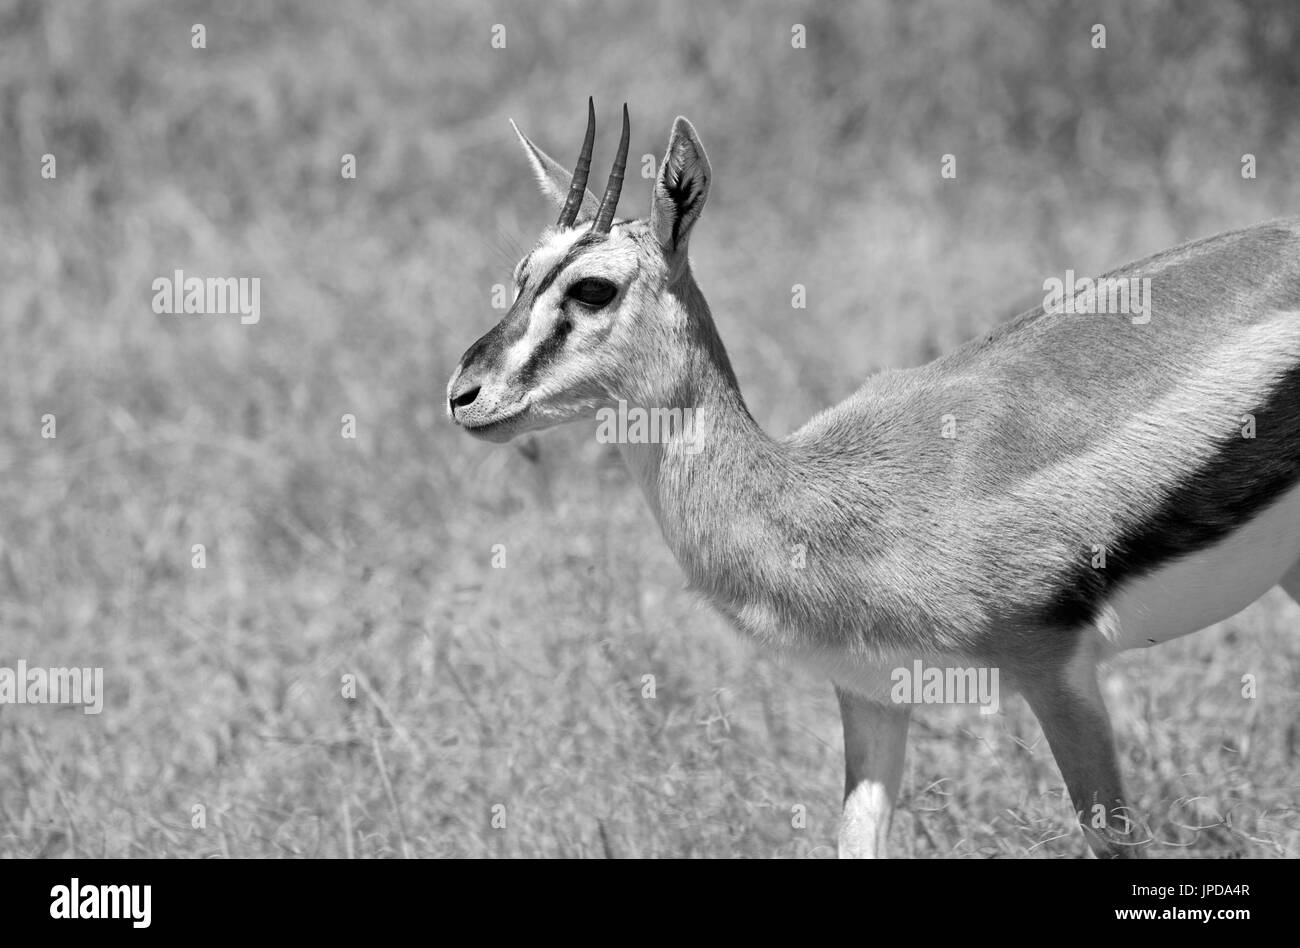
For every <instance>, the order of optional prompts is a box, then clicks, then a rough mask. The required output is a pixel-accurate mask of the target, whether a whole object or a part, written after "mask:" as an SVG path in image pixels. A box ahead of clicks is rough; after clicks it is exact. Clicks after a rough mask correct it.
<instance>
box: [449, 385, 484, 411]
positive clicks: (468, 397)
mask: <svg viewBox="0 0 1300 948" xmlns="http://www.w3.org/2000/svg"><path fill="white" fill-rule="evenodd" d="M482 387H483V386H481V385H475V386H474V387H473V388H471V389H467V390H466V391H464V392H461V393H460V394H459V395H453V396H452V398H451V407H452V408H453V409H455V408H464V407H465V406H466V405H469V404H472V403H473V401H474V399H476V398H478V393H479V390H480V389H481V388H482Z"/></svg>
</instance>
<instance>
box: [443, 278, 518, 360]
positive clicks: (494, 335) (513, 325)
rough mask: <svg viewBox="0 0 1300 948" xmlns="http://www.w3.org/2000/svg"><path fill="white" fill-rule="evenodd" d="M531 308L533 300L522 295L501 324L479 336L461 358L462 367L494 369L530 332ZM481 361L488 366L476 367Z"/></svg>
mask: <svg viewBox="0 0 1300 948" xmlns="http://www.w3.org/2000/svg"><path fill="white" fill-rule="evenodd" d="M531 306H532V302H531V300H527V299H525V298H524V296H523V294H522V293H521V294H520V296H519V298H518V299H517V300H515V304H514V305H513V306H512V307H510V312H508V313H506V315H505V316H504V317H503V318H502V320H501V322H499V323H497V324H496V325H495V326H493V327H492V328H491V329H489V330H488V331H487V332H485V333H484V334H483V335H481V336H479V338H478V339H477V340H475V342H474V345H472V346H470V347H469V348H468V349H466V350H465V354H464V355H463V356H461V357H460V364H461V366H462V367H464V368H465V369H469V368H470V367H471V366H474V367H475V368H492V366H493V365H494V360H495V359H496V358H497V357H498V356H499V355H500V354H501V353H502V352H504V351H505V350H506V349H507V348H509V346H510V345H511V344H512V343H514V342H516V341H518V340H519V339H522V338H523V336H524V333H525V332H527V331H528V311H529V309H530V308H531ZM480 360H482V361H484V362H486V363H487V365H485V366H475V363H477V362H479V361H480Z"/></svg>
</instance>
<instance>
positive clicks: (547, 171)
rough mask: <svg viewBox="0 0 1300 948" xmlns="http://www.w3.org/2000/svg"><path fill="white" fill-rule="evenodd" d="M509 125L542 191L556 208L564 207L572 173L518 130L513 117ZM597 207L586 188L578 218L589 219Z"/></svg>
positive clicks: (592, 195)
mask: <svg viewBox="0 0 1300 948" xmlns="http://www.w3.org/2000/svg"><path fill="white" fill-rule="evenodd" d="M510 127H511V128H513V129H514V130H515V134H516V135H518V136H519V144H521V145H523V146H524V154H525V155H527V156H528V163H529V164H530V165H532V168H533V175H534V176H535V177H536V178H537V184H538V186H540V187H541V189H542V193H543V194H545V195H546V196H547V197H549V198H550V199H551V200H552V201H554V202H555V206H556V207H557V208H562V207H564V200H565V198H567V197H568V196H569V183H570V182H571V181H573V173H572V172H570V171H565V170H564V166H563V165H561V164H560V163H559V162H558V161H556V160H555V159H554V158H552V157H551V156H550V155H548V154H547V153H546V152H544V151H542V150H541V149H540V148H538V147H537V146H536V145H534V144H533V143H532V142H531V141H529V140H528V136H527V135H525V134H524V133H523V132H521V131H519V126H518V125H516V124H515V120H514V119H511V120H510ZM599 207H600V202H599V201H598V200H596V195H594V194H592V193H591V190H590V189H588V190H587V191H586V193H584V194H583V195H582V208H581V210H579V211H578V220H584V219H586V220H589V219H591V218H593V217H595V216H596V210H597V208H599Z"/></svg>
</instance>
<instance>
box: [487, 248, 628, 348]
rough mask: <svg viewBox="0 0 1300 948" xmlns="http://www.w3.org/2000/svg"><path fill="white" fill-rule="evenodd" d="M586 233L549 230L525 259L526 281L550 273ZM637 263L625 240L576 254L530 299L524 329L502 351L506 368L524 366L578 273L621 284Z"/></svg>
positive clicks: (547, 333) (550, 327)
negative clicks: (529, 310)
mask: <svg viewBox="0 0 1300 948" xmlns="http://www.w3.org/2000/svg"><path fill="white" fill-rule="evenodd" d="M586 233H587V232H586V231H585V230H571V231H554V232H550V240H549V241H547V242H546V244H545V245H544V246H542V245H539V246H538V248H537V249H536V250H534V251H533V253H532V257H531V258H530V259H529V261H528V282H529V284H530V285H533V284H534V283H535V281H537V280H541V279H542V278H543V277H544V276H545V275H546V274H547V273H550V271H551V270H552V268H554V266H555V265H556V264H558V263H559V262H560V261H562V260H563V259H564V257H565V255H566V254H568V252H569V250H570V249H571V248H572V246H573V245H574V244H575V243H576V242H577V241H578V240H579V239H581V238H582V237H583V236H584V235H585V234H586ZM637 266H638V264H637V254H636V249H635V248H634V247H631V246H628V245H626V244H622V245H618V246H609V245H608V244H600V245H598V246H595V247H592V248H591V249H589V250H588V251H587V252H585V253H582V254H581V255H580V256H579V257H577V258H576V259H575V260H574V261H573V262H572V263H570V264H569V265H568V266H567V267H565V268H564V270H563V271H562V272H561V273H559V274H558V275H557V276H556V278H555V280H554V281H552V283H551V285H550V286H548V287H547V288H546V291H545V292H544V293H543V294H542V295H541V296H540V297H539V298H537V299H536V300H534V301H533V309H532V312H531V313H530V314H529V320H528V330H527V332H525V333H524V335H523V336H522V337H521V338H520V339H518V340H516V341H515V342H514V343H513V344H511V346H510V348H509V349H507V350H506V351H505V353H504V354H503V364H504V367H505V369H506V371H508V372H517V371H519V370H520V369H521V368H523V366H524V364H525V363H526V362H527V361H528V358H529V356H530V355H531V354H532V353H533V352H534V351H536V349H537V347H538V346H540V345H541V344H542V342H543V341H544V340H546V339H547V338H548V337H549V336H550V335H551V333H552V332H553V330H554V323H555V320H554V319H553V318H551V317H552V316H553V315H556V314H558V312H559V309H560V306H561V305H562V304H563V301H564V294H565V293H566V292H567V290H568V288H569V286H570V285H571V284H572V283H573V281H574V278H575V277H576V276H577V275H578V274H581V276H582V277H583V278H587V277H594V278H597V279H602V280H609V281H610V282H611V283H615V284H617V285H618V286H620V287H622V286H624V285H626V283H627V282H628V281H630V280H631V279H632V277H633V276H634V275H635V274H636V271H637Z"/></svg>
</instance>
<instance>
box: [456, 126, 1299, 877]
mask: <svg viewBox="0 0 1300 948" xmlns="http://www.w3.org/2000/svg"><path fill="white" fill-rule="evenodd" d="M520 137H521V140H522V141H523V142H524V145H525V150H526V151H527V152H528V155H529V159H530V161H531V162H532V163H533V166H534V169H535V170H537V171H538V174H539V177H546V176H552V177H553V181H552V183H551V184H550V185H549V186H548V185H546V183H545V182H544V190H546V191H547V193H548V194H551V196H552V197H553V198H556V196H557V195H558V196H559V197H558V199H557V200H562V198H563V194H564V193H565V189H566V188H567V182H566V181H564V180H563V172H562V171H561V173H560V174H558V175H557V174H555V168H556V167H558V166H556V165H555V164H554V162H550V160H549V159H547V158H545V156H544V155H542V154H541V153H540V150H538V149H537V148H536V146H534V145H533V144H532V143H531V142H528V140H527V139H524V138H523V136H522V135H521V136H520ZM548 162H549V163H548ZM710 181H711V171H710V168H709V164H708V159H707V157H706V156H705V154H704V150H703V147H702V146H701V145H700V143H699V139H698V137H697V136H696V134H695V131H694V129H693V128H692V127H691V125H690V123H689V122H687V121H686V120H685V119H682V118H679V119H678V120H677V121H676V123H674V126H673V131H672V136H671V139H670V144H669V148H668V152H667V155H666V156H665V159H664V163H663V165H662V167H661V169H660V173H659V177H658V179H657V181H656V183H655V187H654V190H653V193H652V199H651V212H650V216H649V218H648V219H645V220H634V221H622V222H619V223H618V224H617V225H616V226H615V227H614V229H613V231H612V232H611V233H610V234H609V235H607V236H600V235H594V236H593V235H591V234H589V233H584V231H583V229H582V227H581V226H579V227H575V228H573V229H565V230H558V231H557V230H549V231H547V232H546V233H545V234H544V235H543V237H542V239H541V241H539V243H538V245H537V247H536V248H535V249H534V250H533V252H532V253H531V254H530V256H529V257H528V258H527V260H526V261H525V265H524V267H523V268H522V272H521V273H520V274H519V279H520V281H521V282H522V285H523V286H524V288H525V289H524V290H523V291H522V292H521V293H520V296H519V297H518V299H517V300H516V302H515V305H514V307H512V309H511V311H510V313H509V314H508V315H507V316H506V317H505V319H504V320H502V322H501V323H500V324H499V325H498V326H497V327H495V328H494V329H493V330H492V331H491V332H489V333H488V334H487V335H486V336H484V337H483V338H482V339H480V340H479V341H478V342H477V343H475V345H474V346H473V347H471V348H470V350H469V351H468V352H466V354H465V356H464V357H463V358H462V360H461V364H460V366H459V368H458V369H457V371H456V373H455V375H453V377H452V381H451V384H450V385H449V389H448V393H449V398H450V399H451V413H452V415H453V417H454V418H455V419H456V420H457V421H458V422H460V423H462V424H464V425H466V426H467V427H469V428H470V429H471V430H473V431H476V433H479V434H481V435H483V436H485V437H490V438H492V439H494V440H505V439H507V438H509V437H512V436H513V435H515V434H517V433H518V432H519V431H522V430H529V429H533V428H541V427H546V426H548V425H551V424H555V423H559V422H562V421H570V420H576V419H578V418H590V417H591V413H592V411H593V410H594V409H595V408H597V407H600V406H604V405H608V404H611V403H613V402H615V401H618V400H623V401H626V402H627V403H629V404H631V405H641V406H648V407H666V408H673V407H678V408H691V409H694V410H695V412H696V413H697V415H698V416H699V417H700V419H701V421H702V426H701V434H700V436H699V441H700V443H698V444H695V445H690V446H687V445H685V444H683V443H682V442H680V441H674V440H671V439H670V440H669V441H667V442H666V443H663V444H650V445H625V446H623V452H624V455H625V457H626V458H627V461H628V463H629V464H630V466H631V467H632V468H633V470H634V471H636V473H637V476H638V478H639V480H640V482H641V485H642V487H643V489H644V492H645V494H646V497H647V499H648V501H649V503H650V505H651V507H652V509H653V510H654V512H655V515H656V517H657V518H658V521H659V523H660V526H661V528H662V530H663V533H664V536H665V538H666V540H667V542H668V544H669V546H670V547H671V548H672V550H673V552H674V554H675V555H676V557H677V559H678V560H679V561H680V563H681V565H682V567H683V568H684V570H685V571H686V573H687V575H688V576H689V577H690V580H691V583H692V585H693V586H694V587H695V588H696V589H698V590H700V591H701V592H702V593H703V594H704V595H706V596H707V597H708V598H709V599H710V601H711V602H713V604H714V605H715V606H716V607H717V608H718V609H719V610H720V611H721V612H722V613H724V614H725V615H726V616H728V617H729V618H730V619H731V620H732V622H733V623H734V624H735V625H736V626H737V627H738V628H739V629H740V630H741V631H742V632H744V633H745V634H746V635H748V636H749V637H751V638H753V639H754V640H755V641H756V642H757V643H759V644H760V645H762V646H764V647H766V648H768V649H771V650H773V651H775V652H777V653H779V654H783V655H787V656H790V657H793V658H795V659H798V660H801V661H805V662H808V663H810V664H811V665H813V666H815V667H818V668H821V669H823V670H825V671H827V672H828V673H829V674H830V675H831V677H832V678H833V679H834V680H835V682H836V685H837V689H838V690H839V693H840V701H841V707H842V709H843V713H844V720H845V735H846V754H847V757H848V760H849V768H848V779H847V781H846V812H845V829H844V830H843V831H842V833H841V849H842V850H844V851H851V852H852V853H854V854H863V855H869V854H873V853H875V854H879V853H880V852H882V851H883V841H884V837H885V835H886V831H887V829H888V816H889V813H890V812H891V808H892V805H893V797H894V795H895V794H896V793H897V782H898V774H899V773H901V770H900V768H901V754H902V750H901V747H902V738H903V735H905V733H906V721H907V714H906V710H905V709H898V708H889V707H888V706H882V705H881V704H880V702H881V701H883V696H882V694H881V684H882V682H883V680H884V679H883V678H882V673H883V672H886V671H887V670H888V668H889V667H890V666H892V665H896V664H899V663H901V662H908V661H910V660H912V659H914V658H932V657H938V658H940V659H941V660H946V659H952V658H955V657H960V658H962V659H963V660H969V661H973V662H976V663H978V664H981V665H989V666H994V667H998V668H1000V669H1002V671H1003V673H1004V674H1005V676H1006V678H1007V679H1008V680H1009V682H1010V683H1012V684H1015V685H1018V686H1019V687H1020V688H1021V689H1022V690H1023V691H1024V693H1025V695H1026V697H1027V698H1028V700H1029V701H1030V703H1031V706H1032V707H1033V708H1034V710H1035V712H1036V713H1037V714H1038V715H1039V717H1040V719H1041V720H1042V721H1043V726H1044V730H1045V732H1046V733H1047V734H1048V738H1049V741H1050V742H1051V743H1052V747H1053V751H1054V753H1056V756H1057V760H1058V762H1059V763H1060V764H1061V767H1062V770H1063V772H1064V773H1065V776H1066V780H1067V784H1068V785H1069V787H1070V790H1071V794H1072V796H1073V798H1074V801H1075V805H1076V808H1077V809H1078V810H1080V812H1081V816H1083V817H1085V819H1084V824H1085V832H1086V834H1087V836H1088V839H1089V842H1090V844H1091V845H1092V846H1093V848H1094V850H1096V851H1097V852H1098V854H1100V855H1132V854H1135V853H1137V852H1138V851H1139V850H1140V846H1139V845H1135V844H1138V843H1140V842H1141V840H1140V839H1139V838H1138V837H1137V836H1136V835H1135V830H1134V828H1133V825H1132V824H1131V823H1130V821H1129V820H1128V814H1127V812H1126V811H1125V810H1124V805H1123V795H1122V790H1121V788H1120V785H1119V777H1118V767H1117V764H1116V761H1115V757H1114V751H1113V748H1112V747H1111V739H1110V729H1109V721H1108V719H1107V717H1106V712H1105V708H1104V706H1103V705H1102V704H1101V697H1100V692H1099V691H1098V690H1097V687H1096V679H1095V672H1094V670H1093V669H1094V666H1095V663H1096V661H1097V660H1098V659H1099V658H1101V657H1104V654H1105V649H1104V646H1105V643H1106V641H1110V640H1113V639H1114V636H1111V637H1110V639H1106V638H1105V637H1103V636H1101V635H1099V634H1098V630H1097V624H1098V622H1099V621H1100V617H1101V615H1102V613H1103V612H1104V611H1105V609H1106V607H1107V603H1108V602H1109V601H1111V600H1112V599H1113V597H1114V596H1115V595H1116V594H1117V592H1118V591H1119V590H1120V589H1121V588H1129V587H1130V586H1131V584H1132V583H1133V582H1134V580H1135V579H1136V578H1138V577H1141V576H1143V575H1147V574H1151V573H1152V572H1153V571H1155V570H1157V569H1159V568H1161V567H1162V566H1163V565H1165V564H1167V563H1169V562H1171V561H1173V560H1175V559H1178V558H1180V557H1186V556H1188V555H1189V554H1193V553H1195V552H1197V551H1199V550H1202V549H1205V548H1207V547H1211V546H1213V545H1215V544H1217V543H1219V542H1221V541H1223V540H1224V538H1225V537H1226V536H1228V535H1229V534H1231V533H1232V532H1233V531H1234V530H1237V529H1238V528H1240V527H1242V526H1243V524H1245V523H1246V522H1248V521H1249V520H1251V518H1253V517H1255V516H1257V515H1259V514H1260V513H1261V512H1262V511H1264V510H1265V509H1267V508H1268V506H1269V505H1270V504H1271V503H1273V502H1274V501H1276V500H1278V498H1279V497H1281V496H1282V495H1283V493H1285V492H1286V491H1288V490H1290V489H1292V488H1294V487H1295V486H1296V485H1297V482H1298V481H1300V221H1297V220H1285V221H1277V222H1274V223H1271V224H1265V225H1260V226H1257V227H1253V228H1249V229H1246V230H1241V231H1236V232H1233V233H1227V234H1221V235H1219V236H1217V237H1212V238H1208V239H1205V240H1200V241H1196V242H1194V243H1190V244H1187V245H1185V246H1183V247H1179V248H1177V249H1174V250H1170V251H1166V252H1164V253H1161V254H1157V255H1155V256H1153V257H1149V258H1147V259H1145V260H1142V261H1139V262H1137V263H1134V264H1131V265H1129V266H1126V267H1123V268H1121V269H1119V270H1116V271H1114V273H1113V274H1111V276H1116V277H1124V278H1130V277H1131V278H1150V279H1151V281H1152V285H1151V292H1150V297H1149V298H1150V300H1151V301H1152V308H1151V313H1150V320H1149V322H1147V323H1144V324H1137V323H1134V322H1133V321H1132V320H1131V319H1130V318H1129V317H1128V316H1126V315H1079V314H1064V313H1060V314H1056V313H1049V312H1045V311H1044V310H1043V309H1042V308H1038V309H1035V310H1033V311H1030V312H1027V313H1025V314H1023V315H1021V316H1020V317H1018V318H1016V319H1014V320H1012V321H1010V322H1009V323H1007V324H1005V325H1003V326H1001V327H999V328H998V329H996V330H995V331H993V332H992V333H990V334H988V335H987V336H985V337H983V338H980V339H977V340H975V341H972V342H970V343H968V344H967V345H965V346H962V347H961V348H959V349H958V350H956V351H955V352H953V353H952V354H950V355H948V356H945V357H943V358H941V359H938V360H936V361H935V362H932V363H930V364H929V365H925V366H921V367H920V368H915V369H910V370H906V371H889V372H883V373H881V374H879V375H877V376H875V377H873V378H871V379H869V380H868V381H867V382H866V384H865V385H863V387H862V388H861V389H860V390H859V391H858V392H856V393H855V394H854V395H852V396H851V397H849V398H848V399H846V400H845V401H843V402H842V403H840V404H839V405H836V406H835V407H833V408H829V409H827V410H826V411H824V412H822V413H821V414H819V415H817V416H816V417H815V418H813V419H812V420H811V421H810V422H808V424H807V425H805V426H804V427H803V428H801V429H800V430H798V431H797V432H795V433H794V434H792V435H790V436H789V437H788V438H785V439H783V440H779V441H778V440H774V439H771V438H769V437H768V436H766V435H765V434H764V433H763V432H762V431H761V430H760V428H759V427H758V425H757V424H756V423H755V421H754V419H753V418H752V417H751V416H750V414H749V411H748V410H747V408H746V407H745V403H744V400H743V399H742V397H741V395H740V391H739V389H738V386H737V383H736V377H735V374H734V372H733V371H732V369H731V365H730V362H729V360H728V358H727V354H726V351H725V349H724V347H723V345H722V342H721V340H720V339H719V337H718V334H717V332H716V330H715V328H714V324H713V320H712V317H711V315H710V313H709V308H708V305H707V304H706V303H705V301H704V298H703V296H702V295H701V293H700V290H699V288H698V286H697V285H696V282H695V280H694V277H693V276H692V274H691V270H690V265H689V260H688V258H687V254H686V247H687V242H688V239H689V234H690V230H691V228H692V226H693V225H694V223H695V222H696V220H697V219H698V217H699V215H700V213H701V211H702V209H703V206H704V202H705V199H706V198H707V195H708V190H709V186H710ZM592 275H600V276H602V277H606V278H609V279H610V280H612V281H614V282H615V283H617V285H618V286H619V288H620V289H619V296H618V298H617V299H616V301H615V302H614V303H613V304H611V305H610V307H607V308H606V310H605V311H601V312H599V313H588V312H585V311H581V310H580V309H575V307H574V305H573V304H572V301H570V300H567V299H566V297H565V289H566V287H567V286H569V285H571V284H572V283H573V282H574V281H575V280H577V279H581V278H585V277H589V276H592ZM564 320H569V321H571V322H572V323H573V324H574V328H573V330H572V331H571V332H569V333H567V334H566V335H564V336H563V338H560V339H557V336H556V327H557V326H558V325H560V324H561V323H562V322H563V321H564ZM537 353H542V355H543V357H540V358H539V357H538V356H537ZM474 386H478V389H479V391H480V394H479V395H478V397H477V398H475V400H474V401H473V402H472V403H469V404H465V405H459V404H458V402H457V399H458V398H459V399H460V400H461V401H463V400H464V399H465V398H467V397H468V396H466V395H465V393H466V392H469V391H473V390H474ZM480 401H481V404H480ZM1247 413H1251V414H1254V415H1255V417H1256V425H1257V436H1256V438H1255V439H1254V440H1249V439H1244V438H1243V437H1242V435H1241V429H1242V426H1243V424H1244V421H1245V420H1244V418H1243V416H1244V415H1246V414H1247ZM497 418H500V419H503V420H501V421H496V420H494V419H497ZM945 427H946V429H947V430H946V431H945ZM944 434H950V435H953V436H951V437H946V436H944ZM1099 549H1101V550H1104V551H1105V552H1106V554H1107V556H1108V559H1109V562H1108V563H1107V565H1106V567H1105V568H1104V569H1098V568H1097V567H1096V566H1095V565H1094V557H1095V555H1096V553H1097V551H1098V550H1099ZM798 550H803V551H805V552H804V554H803V560H802V562H801V564H800V567H799V568H795V567H794V566H793V565H792V562H793V560H792V558H793V557H794V555H795V551H798ZM1282 571H1284V570H1282ZM1282 571H1279V573H1278V575H1279V576H1280V575H1281V572H1282ZM1270 581H1272V580H1270ZM1112 631H1113V630H1112ZM1183 631H1188V632H1190V631H1194V629H1186V630H1183ZM1180 634H1181V633H1180ZM869 761H874V764H871V763H869ZM1095 805H1101V806H1103V807H1105V808H1106V812H1107V820H1106V826H1105V827H1103V828H1102V829H1100V830H1098V829H1097V828H1096V827H1095V826H1093V825H1091V824H1090V823H1089V822H1088V821H1087V819H1086V816H1087V813H1088V811H1089V809H1090V808H1091V807H1092V806H1095ZM846 854H847V852H846Z"/></svg>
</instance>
